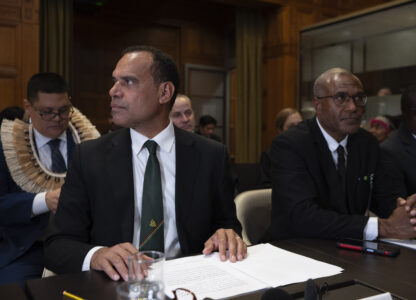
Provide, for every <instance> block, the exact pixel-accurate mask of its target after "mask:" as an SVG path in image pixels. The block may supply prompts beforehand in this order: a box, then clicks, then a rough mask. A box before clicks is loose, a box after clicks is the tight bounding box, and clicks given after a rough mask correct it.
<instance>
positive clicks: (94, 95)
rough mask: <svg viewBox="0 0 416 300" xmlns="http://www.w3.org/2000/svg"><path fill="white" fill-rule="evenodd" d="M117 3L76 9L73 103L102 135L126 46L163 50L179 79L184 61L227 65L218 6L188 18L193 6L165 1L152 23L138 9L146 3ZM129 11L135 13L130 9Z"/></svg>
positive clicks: (132, 0) (187, 3)
mask: <svg viewBox="0 0 416 300" xmlns="http://www.w3.org/2000/svg"><path fill="white" fill-rule="evenodd" d="M116 4H117V1H116V0H114V1H111V0H110V1H106V2H105V5H104V7H103V8H102V9H101V10H97V11H95V12H85V11H81V10H79V9H78V10H77V9H76V10H75V19H74V44H75V45H74V78H73V103H74V104H75V105H76V106H77V107H78V108H79V109H80V110H81V111H82V112H83V113H84V114H86V115H87V116H88V117H89V118H90V119H91V121H92V122H93V123H94V124H95V125H96V126H97V128H98V129H99V130H100V131H101V132H106V131H107V129H108V118H109V117H110V108H109V101H110V97H109V95H108V91H109V89H110V88H111V85H112V80H111V73H112V71H113V69H114V67H115V65H116V62H117V60H118V58H119V56H120V52H121V50H122V49H124V48H125V47H127V46H131V45H140V44H146V45H151V46H154V47H157V48H160V49H162V50H164V51H165V52H167V53H168V54H170V55H171V56H172V58H173V59H174V61H175V62H176V63H177V65H178V68H179V72H180V75H181V78H183V69H184V68H183V65H184V64H185V63H192V64H203V65H209V66H223V64H224V61H225V58H224V48H225V46H224V45H225V28H227V26H226V23H227V22H228V19H224V18H222V17H219V18H218V19H216V23H215V24H213V23H212V15H213V14H214V13H215V12H218V14H219V15H220V16H221V15H222V14H223V13H221V10H218V9H217V7H218V5H217V4H203V3H202V4H201V7H202V8H203V9H202V8H201V9H200V10H195V12H194V13H193V14H192V13H190V12H189V10H190V6H191V7H192V6H195V5H196V4H195V3H194V2H187V1H182V0H177V1H164V2H161V3H159V4H160V5H159V8H160V9H159V10H158V11H154V10H153V11H152V12H151V15H152V18H151V19H149V16H148V15H147V14H148V10H146V9H140V7H141V8H145V7H147V6H146V5H148V4H146V3H144V2H143V3H142V2H137V1H135V0H126V5H125V8H123V7H121V6H117V5H116ZM133 8H134V13H132V12H131V11H129V10H131V9H133ZM225 11H227V9H226V8H225ZM185 12H187V13H185ZM109 19H111V20H112V22H108V20H109ZM221 24H222V25H221ZM110 37H111V39H110ZM180 90H181V91H183V83H182V85H181V88H180Z"/></svg>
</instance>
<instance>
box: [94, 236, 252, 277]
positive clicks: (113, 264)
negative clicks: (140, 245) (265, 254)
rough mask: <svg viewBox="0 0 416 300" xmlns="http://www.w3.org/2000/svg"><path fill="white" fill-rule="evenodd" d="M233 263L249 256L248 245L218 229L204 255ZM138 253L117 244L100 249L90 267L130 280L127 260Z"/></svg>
mask: <svg viewBox="0 0 416 300" xmlns="http://www.w3.org/2000/svg"><path fill="white" fill-rule="evenodd" d="M227 250H228V257H229V259H230V261H231V262H236V261H240V260H243V259H244V258H245V257H246V256H247V245H246V243H244V241H243V240H242V239H241V237H240V236H239V235H238V234H237V233H236V232H235V231H234V230H233V229H222V228H221V229H218V230H217V231H216V232H215V233H214V234H213V235H212V236H211V237H210V238H209V239H208V240H207V241H206V242H205V244H204V249H203V251H202V253H203V254H204V255H208V254H210V253H212V252H214V251H218V252H219V256H220V260H221V261H226V260H227ZM135 253H137V249H136V248H135V247H134V246H133V245H132V244H131V243H122V244H117V245H115V246H113V247H110V248H109V247H104V248H100V249H98V250H97V251H96V252H95V253H94V254H93V256H92V258H91V263H90V267H91V269H93V270H98V271H104V272H105V273H106V274H107V275H108V276H109V277H110V278H111V279H113V280H119V279H120V276H121V278H123V280H125V281H127V280H128V268H127V258H128V257H129V256H130V255H132V254H135Z"/></svg>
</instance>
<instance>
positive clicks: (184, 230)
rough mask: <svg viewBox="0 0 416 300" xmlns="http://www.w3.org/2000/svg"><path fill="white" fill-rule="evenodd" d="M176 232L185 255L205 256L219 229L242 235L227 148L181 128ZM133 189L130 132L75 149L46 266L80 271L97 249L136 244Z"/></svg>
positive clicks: (177, 133) (59, 270) (177, 134)
mask: <svg viewBox="0 0 416 300" xmlns="http://www.w3.org/2000/svg"><path fill="white" fill-rule="evenodd" d="M175 137H176V142H175V145H176V186H175V189H176V191H175V193H176V194H175V201H176V222H177V223H176V226H177V230H178V237H179V243H180V247H181V250H182V253H183V254H185V255H186V254H191V253H198V252H200V251H202V249H203V247H204V242H205V241H206V240H207V239H208V238H209V237H210V236H211V235H212V234H213V233H214V232H215V231H216V230H217V229H219V228H233V229H234V230H235V231H236V232H240V231H241V227H240V224H239V222H238V220H237V218H236V214H235V205H234V201H233V191H234V186H233V183H232V179H231V175H230V171H229V168H228V154H227V151H226V148H225V146H224V145H222V144H220V143H217V142H214V141H211V140H209V139H206V138H203V137H200V136H198V135H196V134H193V133H189V132H186V131H184V130H181V129H178V128H175ZM133 227H134V182H133V167H132V151H131V138H130V131H129V129H120V130H118V131H115V132H111V133H109V134H107V135H104V136H102V137H101V138H99V139H97V140H94V141H88V142H84V143H83V144H81V145H79V146H77V148H76V149H75V151H74V155H73V160H72V163H71V165H70V167H69V170H68V174H67V178H66V181H65V184H64V185H63V188H62V192H61V197H60V202H59V207H58V210H57V213H56V217H55V222H54V224H53V226H52V228H51V231H52V234H51V235H50V236H49V237H48V239H47V241H46V248H45V251H46V252H45V253H46V255H45V264H46V267H47V268H49V269H51V270H52V271H54V272H57V273H65V272H76V271H80V270H81V267H82V263H83V260H84V258H85V256H86V254H87V252H88V251H89V250H90V249H91V248H92V247H94V246H97V245H101V246H113V245H115V244H118V243H123V242H132V240H133V230H134V228H133Z"/></svg>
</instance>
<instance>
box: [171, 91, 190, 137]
mask: <svg viewBox="0 0 416 300" xmlns="http://www.w3.org/2000/svg"><path fill="white" fill-rule="evenodd" d="M170 118H171V120H172V122H173V124H174V125H175V126H176V127H179V128H181V129H183V130H187V131H190V132H193V131H194V130H195V116H194V111H193V110H192V103H191V99H189V97H188V96H186V95H183V94H178V96H177V97H176V100H175V103H174V104H173V107H172V109H171V111H170Z"/></svg>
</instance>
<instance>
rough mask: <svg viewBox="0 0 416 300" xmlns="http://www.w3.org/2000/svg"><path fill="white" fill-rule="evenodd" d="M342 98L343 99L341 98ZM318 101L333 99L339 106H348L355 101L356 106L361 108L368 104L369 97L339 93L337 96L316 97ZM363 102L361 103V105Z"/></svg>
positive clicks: (361, 94)
mask: <svg viewBox="0 0 416 300" xmlns="http://www.w3.org/2000/svg"><path fill="white" fill-rule="evenodd" d="M340 97H341V98H340ZM357 97H358V98H357ZM315 98H316V99H325V98H332V100H333V101H334V103H335V104H336V105H338V106H346V105H347V104H348V102H349V100H350V99H351V100H352V101H354V104H355V105H356V106H359V107H363V106H365V105H366V104H367V100H368V96H367V95H366V94H364V93H359V94H356V95H353V96H351V95H349V94H347V93H337V94H335V95H329V96H321V97H319V96H315ZM360 101H361V103H360Z"/></svg>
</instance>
